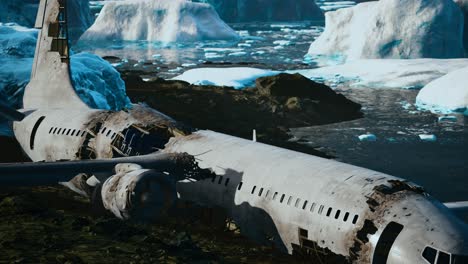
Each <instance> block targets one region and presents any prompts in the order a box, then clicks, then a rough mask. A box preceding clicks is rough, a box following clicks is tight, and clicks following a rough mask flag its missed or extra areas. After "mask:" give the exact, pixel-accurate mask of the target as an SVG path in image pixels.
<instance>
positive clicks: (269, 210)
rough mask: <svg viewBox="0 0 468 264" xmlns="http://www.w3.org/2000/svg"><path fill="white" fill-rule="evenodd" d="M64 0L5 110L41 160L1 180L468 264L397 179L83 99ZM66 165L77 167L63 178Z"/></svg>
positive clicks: (51, 14)
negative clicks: (58, 184)
mask: <svg viewBox="0 0 468 264" xmlns="http://www.w3.org/2000/svg"><path fill="white" fill-rule="evenodd" d="M65 7H66V1H64V0H61V1H59V0H47V1H46V0H42V1H41V5H40V10H39V15H38V19H37V22H36V27H37V28H39V29H41V31H40V33H39V38H38V39H39V40H38V44H37V49H36V57H35V61H34V65H33V72H32V76H31V82H30V84H29V85H28V86H27V88H26V90H25V96H24V109H22V110H20V112H21V113H23V114H24V116H25V117H24V118H23V119H21V118H15V117H12V118H11V119H16V121H14V122H13V128H14V133H15V136H16V138H17V140H18V141H19V142H20V144H21V146H22V148H23V150H24V151H25V153H26V154H27V155H28V156H29V157H30V158H31V159H32V160H33V161H34V162H39V163H34V164H18V165H14V164H13V165H6V166H3V167H0V172H1V177H0V182H1V183H3V184H11V185H18V184H21V183H18V181H15V175H19V176H18V177H19V178H16V179H20V178H21V179H29V178H28V176H27V175H26V174H28V173H29V174H34V172H37V174H39V175H40V176H41V177H45V176H44V175H48V174H50V175H54V177H52V180H51V182H50V183H52V182H55V181H58V180H60V181H67V183H65V185H66V186H68V187H70V188H71V189H73V190H75V191H77V192H79V193H82V194H83V195H87V196H93V197H94V198H95V199H93V200H94V201H97V202H102V203H103V205H104V207H105V208H106V209H108V210H110V211H111V212H113V213H114V214H115V215H116V216H117V217H120V218H122V219H128V218H132V217H148V218H153V217H155V216H156V217H157V216H158V215H159V214H160V213H161V212H162V211H165V210H167V209H168V208H169V207H170V206H171V205H172V204H173V203H174V200H176V199H181V200H186V201H190V202H194V203H198V204H200V205H203V206H207V207H215V206H216V207H222V208H224V209H225V210H226V212H227V213H229V214H230V215H231V216H232V218H233V219H234V221H235V222H236V225H237V226H239V227H240V229H241V231H242V232H243V234H245V235H247V236H249V237H251V238H252V239H254V240H256V241H259V242H262V243H266V244H274V245H275V246H276V247H278V248H279V249H281V250H283V251H285V252H289V253H292V252H294V251H301V252H305V253H311V252H313V251H314V250H322V251H326V252H329V253H330V254H334V255H336V256H338V257H341V258H342V259H343V260H344V261H349V262H356V263H376V264H377V263H441V264H449V263H452V264H454V263H468V261H467V257H466V256H468V244H467V242H465V240H466V238H468V230H467V227H466V225H465V224H464V223H463V222H462V221H460V220H459V219H458V218H457V217H455V216H454V215H453V214H452V213H451V212H450V211H449V209H448V208H447V207H445V206H444V205H443V204H441V203H440V202H438V201H436V200H435V199H433V198H432V197H430V196H429V195H428V194H427V193H425V192H424V191H423V190H422V189H421V188H420V187H417V186H415V185H413V184H411V183H408V182H406V181H404V180H402V179H399V178H396V177H392V176H389V175H386V174H382V173H379V172H375V171H371V170H367V169H364V168H360V167H356V166H352V165H348V164H344V163H340V162H337V161H333V160H327V159H322V158H318V157H315V156H311V155H306V154H302V153H298V152H294V151H290V150H286V149H282V148H277V147H273V146H269V145H265V144H261V143H257V142H253V141H248V140H244V139H240V138H237V137H232V136H228V135H224V134H220V133H216V132H213V131H206V130H202V131H192V130H190V129H187V128H185V127H183V126H181V125H180V124H178V123H177V122H176V121H174V120H172V119H171V118H169V117H167V116H165V115H164V114H162V113H159V112H157V111H155V110H153V109H150V108H148V107H146V106H144V105H134V106H133V107H132V108H131V109H129V110H125V111H119V112H112V111H102V110H94V109H90V108H88V107H87V106H86V105H85V104H84V103H83V102H81V100H80V99H79V97H78V96H77V95H76V93H75V92H74V89H73V86H72V84H71V82H70V78H69V58H68V43H67V41H66V39H67V36H66V30H65V29H66V19H65V18H66V8H65ZM20 119H21V120H20ZM83 160H84V161H83ZM86 160H88V162H87V161H86ZM173 160H177V162H172V161H173ZM41 161H45V162H41ZM57 161H66V162H64V163H62V162H57ZM60 164H63V166H61V165H60ZM109 166H111V167H109ZM175 167H184V168H183V169H177V168H175ZM57 170H58V171H57ZM58 173H63V176H60V175H57V174H58ZM75 173H76V174H78V173H83V174H80V175H78V176H77V177H74V179H73V180H72V181H69V182H68V180H70V179H71V178H73V177H71V175H73V176H75V175H76V174H75ZM180 174H183V175H180ZM91 175H93V176H91ZM33 176H34V175H33ZM32 178H33V177H32V176H31V179H32ZM39 182H41V183H47V182H48V181H47V180H44V181H39ZM23 184H25V185H28V183H26V182H23ZM96 196H97V198H96Z"/></svg>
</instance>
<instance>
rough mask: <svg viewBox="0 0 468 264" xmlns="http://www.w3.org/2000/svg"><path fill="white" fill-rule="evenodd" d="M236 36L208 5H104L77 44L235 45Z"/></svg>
mask: <svg viewBox="0 0 468 264" xmlns="http://www.w3.org/2000/svg"><path fill="white" fill-rule="evenodd" d="M238 39H239V35H238V34H237V33H236V32H235V31H234V30H233V29H232V28H230V27H229V26H228V25H227V24H226V23H224V22H223V21H222V20H221V19H220V18H219V16H218V14H217V13H216V11H215V10H214V8H213V7H212V6H210V5H208V4H203V3H194V2H189V1H186V0H171V1H166V0H133V1H112V2H109V3H106V4H105V5H104V8H103V9H102V11H101V13H100V14H99V16H98V18H97V19H96V21H95V22H94V24H93V25H92V26H91V27H90V28H89V29H88V30H87V31H86V32H85V33H84V34H83V35H82V36H81V38H80V41H90V42H97V41H114V40H121V41H136V40H145V41H155V42H164V43H168V42H193V41H204V40H227V41H237V40H238Z"/></svg>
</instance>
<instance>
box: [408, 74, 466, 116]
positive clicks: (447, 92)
mask: <svg viewBox="0 0 468 264" xmlns="http://www.w3.org/2000/svg"><path fill="white" fill-rule="evenodd" d="M416 105H417V106H418V107H419V108H422V109H426V110H430V111H432V112H436V113H450V112H462V113H463V112H465V114H468V111H467V110H468V67H465V68H462V69H459V70H456V71H453V72H451V73H449V74H447V75H445V76H443V77H441V78H439V79H437V80H435V81H433V82H431V83H429V84H428V85H426V86H425V87H424V88H423V89H422V90H421V91H420V92H419V94H418V96H417V97H416Z"/></svg>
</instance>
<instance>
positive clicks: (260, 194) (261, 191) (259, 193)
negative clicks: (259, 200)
mask: <svg viewBox="0 0 468 264" xmlns="http://www.w3.org/2000/svg"><path fill="white" fill-rule="evenodd" d="M262 193H263V188H261V189H260V191H259V192H258V196H262Z"/></svg>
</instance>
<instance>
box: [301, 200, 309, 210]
mask: <svg viewBox="0 0 468 264" xmlns="http://www.w3.org/2000/svg"><path fill="white" fill-rule="evenodd" d="M307 203H308V201H307V200H305V201H304V205H302V210H305V208H306V206H307Z"/></svg>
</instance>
